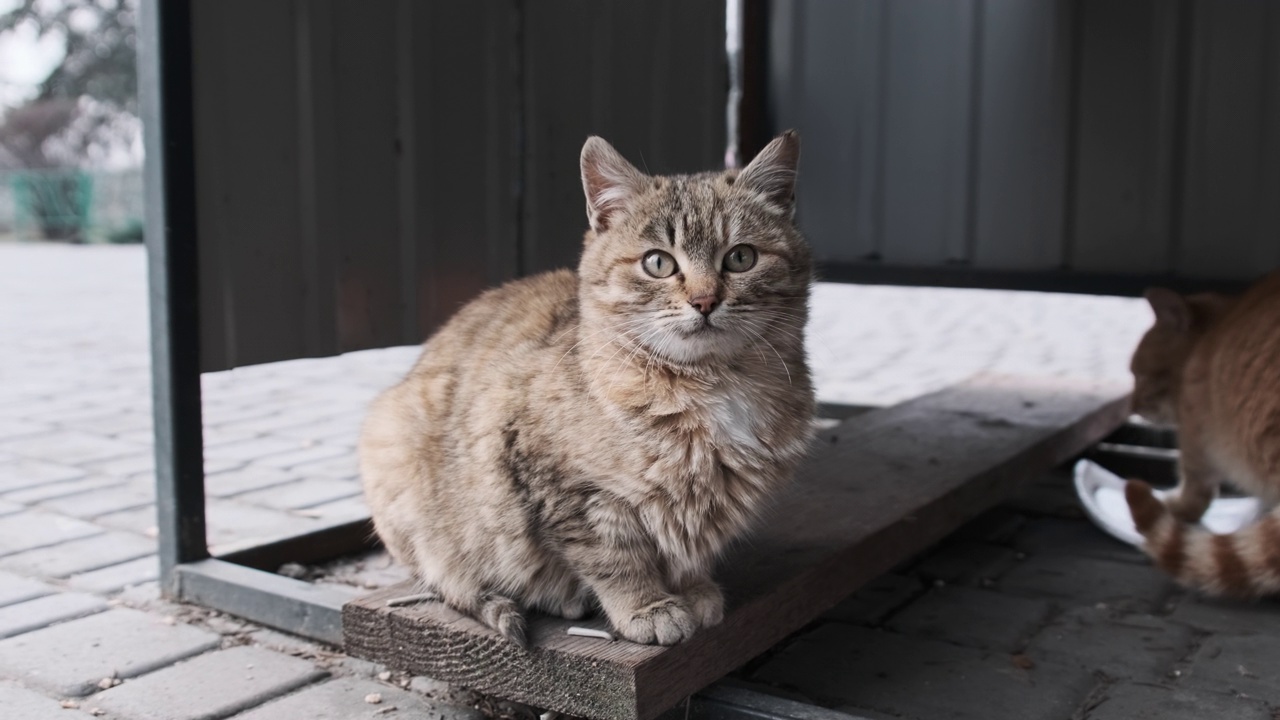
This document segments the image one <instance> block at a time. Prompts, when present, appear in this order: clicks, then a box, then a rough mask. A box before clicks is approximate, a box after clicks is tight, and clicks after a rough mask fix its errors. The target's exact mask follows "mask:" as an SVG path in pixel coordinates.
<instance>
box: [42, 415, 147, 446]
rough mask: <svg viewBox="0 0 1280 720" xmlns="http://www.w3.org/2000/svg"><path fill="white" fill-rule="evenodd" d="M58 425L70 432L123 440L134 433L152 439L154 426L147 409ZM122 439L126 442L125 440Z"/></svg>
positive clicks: (77, 419)
mask: <svg viewBox="0 0 1280 720" xmlns="http://www.w3.org/2000/svg"><path fill="white" fill-rule="evenodd" d="M58 424H59V425H61V426H62V427H65V428H71V429H72V430H83V431H84V432H91V433H98V434H102V435H109V436H111V437H116V438H123V437H124V435H126V434H129V433H135V432H144V433H147V434H148V435H151V436H152V437H154V435H153V433H154V425H153V424H152V419H151V409H150V408H147V409H146V411H145V412H140V411H129V412H120V411H119V410H115V411H112V412H107V413H102V414H99V415H95V416H92V417H83V418H76V419H74V420H64V421H62V422H60V423H58ZM124 439H126V440H127V438H124Z"/></svg>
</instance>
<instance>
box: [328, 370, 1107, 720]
mask: <svg viewBox="0 0 1280 720" xmlns="http://www.w3.org/2000/svg"><path fill="white" fill-rule="evenodd" d="M1126 393H1127V388H1121V387H1116V386H1099V385H1090V384H1079V383H1066V382H1063V381H1054V380H1025V379H1017V378H995V377H986V378H978V379H974V380H971V381H969V382H966V383H964V384H961V385H958V386H954V387H952V388H949V389H947V390H943V391H941V392H938V393H935V394H932V395H927V396H924V397H921V398H918V399H915V400H912V401H910V402H907V403H903V404H901V405H897V406H894V407H891V408H886V409H883V410H875V411H872V412H869V413H866V414H863V415H859V416H856V417H852V418H850V419H848V420H846V421H844V422H843V423H841V424H840V425H838V426H836V427H834V428H832V429H829V430H824V431H822V432H820V433H819V434H818V437H817V438H816V440H815V447H814V451H813V454H812V456H811V458H810V460H809V461H808V463H807V464H806V465H805V466H804V468H803V469H802V471H801V473H800V475H799V477H798V478H797V480H796V482H795V484H794V485H793V486H792V487H791V488H790V490H789V491H787V492H786V493H784V494H783V496H782V497H780V498H779V499H778V500H777V502H776V503H775V506H774V507H773V508H772V509H771V511H770V512H769V513H768V516H767V517H766V518H765V520H764V521H763V522H762V523H761V524H760V527H759V529H758V530H757V531H756V532H755V533H754V535H753V536H752V537H750V538H749V539H748V540H747V541H745V542H743V543H740V545H739V547H738V548H737V550H736V551H735V552H733V553H731V554H730V556H729V557H728V558H726V560H725V561H724V562H723V563H722V565H721V570H720V573H719V578H720V579H721V581H722V582H723V584H724V586H725V589H726V595H727V597H728V602H729V612H728V613H727V617H726V618H725V620H724V622H723V623H722V624H720V625H719V626H717V627H714V628H710V629H707V630H704V631H702V632H700V633H699V634H698V635H696V636H695V637H693V638H692V639H691V640H689V641H688V642H685V643H682V644H680V645H677V646H675V647H670V648H661V647H651V646H643V645H636V644H632V643H629V642H625V641H618V642H612V643H611V642H607V641H603V640H596V639H591V638H581V637H570V636H568V635H566V634H565V631H566V629H567V628H568V627H569V625H570V624H571V623H569V622H568V621H566V620H563V619H559V618H546V617H541V618H537V619H534V620H533V621H532V622H531V632H530V640H531V649H530V650H527V651H526V650H522V649H519V648H517V647H515V646H513V645H511V644H509V643H507V642H506V641H504V640H502V639H501V638H499V637H498V636H497V635H496V634H494V633H493V632H491V631H489V630H487V629H485V628H484V627H482V626H481V625H479V624H478V623H476V622H475V621H473V620H471V619H469V618H466V617H463V616H460V615H459V614H457V613H455V612H453V611H451V610H449V609H448V608H446V607H443V606H442V605H440V604H438V603H426V604H423V605H419V606H416V607H399V608H388V607H386V602H387V600H389V599H391V598H394V597H397V596H402V595H406V594H409V593H410V592H412V590H411V589H410V588H409V587H407V586H400V587H396V588H389V589H386V590H383V591H379V592H377V593H374V594H372V595H369V596H366V597H364V598H360V599H358V600H354V601H352V602H350V603H348V604H347V605H346V607H345V609H344V612H343V626H344V641H345V645H346V650H347V652H349V653H351V654H352V655H355V656H357V657H362V658H366V659H369V660H373V661H376V662H381V663H385V664H387V665H390V666H393V667H396V668H400V669H404V670H408V671H411V672H413V673H416V674H421V675H426V676H430V677H434V678H438V679H441V680H446V681H450V682H457V683H461V684H463V685H467V686H469V687H473V688H476V689H478V690H481V691H484V692H489V693H492V694H494V695H498V696H500V697H504V698H509V699H512V700H518V701H522V702H527V703H530V704H533V705H536V706H539V707H544V708H550V709H554V710H558V711H561V712H565V713H569V714H573V715H579V716H585V717H590V718H599V719H600V720H649V719H650V718H653V717H655V716H657V715H658V714H659V713H661V712H662V711H664V710H666V709H668V708H670V707H672V706H674V705H675V704H676V703H678V702H679V701H680V700H682V699H683V698H685V697H686V696H688V695H690V694H691V693H694V692H696V691H698V690H699V689H701V688H703V687H705V686H706V685H708V684H710V683H712V682H714V681H715V680H717V679H718V678H720V677H722V676H723V675H725V674H726V673H728V672H730V671H732V670H733V669H734V668H737V667H739V666H740V665H742V664H743V663H744V662H746V661H747V660H749V659H751V658H752V657H754V656H756V655H758V654H760V653H761V652H763V651H765V650H766V649H768V648H769V647H770V646H772V645H773V644H774V643H777V642H778V641H780V640H782V639H783V638H785V637H786V636H788V635H789V634H791V633H792V632H794V631H796V630H798V629H800V628H801V627H803V626H804V625H805V624H807V623H809V622H810V621H812V620H813V619H815V618H816V617H817V616H818V615H820V614H821V613H822V612H824V611H826V610H827V609H829V608H830V607H832V606H833V605H835V604H836V603H838V602H839V601H840V600H841V599H843V598H844V597H846V596H848V595H849V594H850V593H851V592H853V591H854V590H857V589H858V588H859V587H860V586H861V585H863V584H864V583H866V582H867V581H869V580H871V579H872V578H874V577H876V576H877V575H880V574H882V573H883V572H885V571H887V570H888V569H890V568H892V567H893V566H894V565H896V564H898V563H900V562H902V561H903V560H906V559H908V558H910V557H912V556H914V555H916V554H917V553H919V552H920V551H922V550H924V549H926V548H928V547H929V546H930V545H932V544H933V543H935V542H936V541H938V540H939V539H941V538H942V537H943V536H945V535H946V534H948V533H949V532H951V531H952V530H954V529H955V528H957V527H958V526H959V525H961V524H962V523H963V522H965V521H966V520H968V519H969V518H971V517H973V516H974V515H976V514H977V513H979V512H981V511H982V510H984V509H986V508H988V507H990V506H991V505H994V504H995V503H997V502H998V501H999V500H1001V499H1002V498H1004V497H1006V496H1007V495H1008V494H1009V493H1010V492H1012V491H1013V490H1015V489H1016V488H1017V486H1018V484H1019V483H1020V482H1021V481H1022V480H1024V479H1027V478H1030V477H1034V476H1035V475H1036V474H1038V473H1041V472H1044V471H1046V470H1048V469H1049V468H1051V467H1053V466H1055V465H1057V464H1059V463H1061V462H1063V461H1065V460H1067V459H1070V458H1071V457H1073V456H1075V455H1077V454H1079V453H1080V452H1082V451H1083V450H1085V449H1086V448H1088V447H1089V446H1090V445H1092V444H1093V443H1095V442H1097V441H1098V440H1100V439H1101V438H1103V437H1104V436H1106V435H1107V434H1108V433H1110V432H1111V431H1112V430H1115V429H1116V428H1117V427H1118V426H1119V425H1120V424H1121V422H1123V420H1124V418H1125V416H1126V408H1127V397H1126ZM573 624H579V625H583V624H586V625H590V626H594V627H604V626H605V624H604V621H603V620H602V619H594V620H592V621H591V622H589V623H583V622H577V623H573Z"/></svg>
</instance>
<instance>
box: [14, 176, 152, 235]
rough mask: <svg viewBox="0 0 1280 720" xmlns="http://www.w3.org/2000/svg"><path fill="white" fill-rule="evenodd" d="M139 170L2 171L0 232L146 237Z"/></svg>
mask: <svg viewBox="0 0 1280 720" xmlns="http://www.w3.org/2000/svg"><path fill="white" fill-rule="evenodd" d="M142 221H143V215H142V176H141V172H140V171H138V170H125V171H119V172H86V171H83V170H18V171H10V172H8V173H0V237H3V236H5V235H8V236H9V237H11V238H15V239H18V240H49V241H59V242H138V241H141V239H142Z"/></svg>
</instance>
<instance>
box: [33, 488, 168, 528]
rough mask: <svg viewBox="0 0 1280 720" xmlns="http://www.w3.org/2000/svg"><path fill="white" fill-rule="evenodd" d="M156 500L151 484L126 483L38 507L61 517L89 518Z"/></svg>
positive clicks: (46, 501) (56, 499)
mask: <svg viewBox="0 0 1280 720" xmlns="http://www.w3.org/2000/svg"><path fill="white" fill-rule="evenodd" d="M155 497H156V493H155V487H154V485H152V484H151V483H128V484H125V485H117V486H114V487H109V488H102V489H100V490H90V491H88V492H83V493H76V494H74V495H66V496H63V497H59V498H54V499H53V500H45V501H44V502H42V503H40V506H41V507H42V508H45V509H47V510H52V511H54V512H58V513H62V514H63V515H72V516H74V517H78V518H85V519H88V518H93V517H97V516H99V515H106V514H108V513H113V512H119V511H121V510H132V509H134V508H139V507H144V506H146V505H150V504H152V503H154V502H155Z"/></svg>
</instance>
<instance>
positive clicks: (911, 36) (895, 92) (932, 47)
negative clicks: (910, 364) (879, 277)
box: [879, 0, 977, 264]
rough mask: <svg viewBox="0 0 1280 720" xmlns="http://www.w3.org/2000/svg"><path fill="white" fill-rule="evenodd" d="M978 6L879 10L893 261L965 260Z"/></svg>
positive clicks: (950, 3) (936, 2)
mask: <svg viewBox="0 0 1280 720" xmlns="http://www.w3.org/2000/svg"><path fill="white" fill-rule="evenodd" d="M976 7H977V3H976V0H914V1H913V2H890V3H888V6H887V12H888V16H889V17H888V27H887V33H886V40H885V42H887V43H888V49H887V57H886V59H885V70H884V72H885V73H886V76H885V95H884V101H883V102H884V103H885V117H884V126H883V128H884V129H883V137H884V174H883V178H884V180H883V182H884V236H883V239H882V244H881V247H880V248H879V252H880V256H881V257H883V258H884V260H885V261H886V262H892V263H929V264H937V263H944V262H948V261H956V260H964V259H966V258H967V255H968V249H967V238H968V232H969V226H970V194H969V193H970V188H971V183H970V175H971V170H972V162H973V153H972V151H973V144H972V142H971V141H970V140H971V136H970V134H971V130H972V124H973V120H974V118H973V113H974V92H973V91H974V87H973V82H974V46H975V20H976V18H975V14H976V12H975V11H976Z"/></svg>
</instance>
